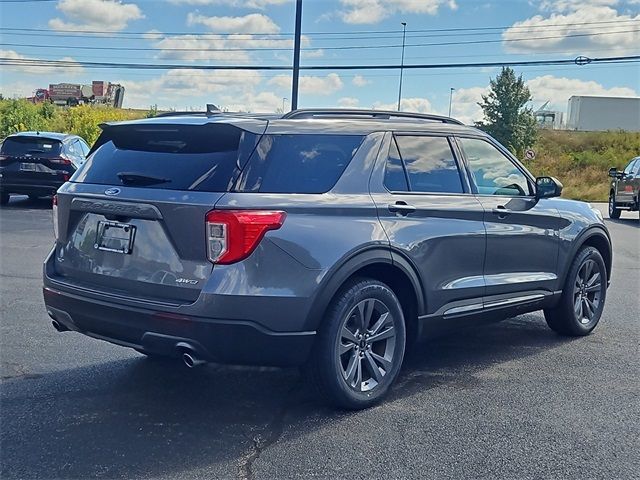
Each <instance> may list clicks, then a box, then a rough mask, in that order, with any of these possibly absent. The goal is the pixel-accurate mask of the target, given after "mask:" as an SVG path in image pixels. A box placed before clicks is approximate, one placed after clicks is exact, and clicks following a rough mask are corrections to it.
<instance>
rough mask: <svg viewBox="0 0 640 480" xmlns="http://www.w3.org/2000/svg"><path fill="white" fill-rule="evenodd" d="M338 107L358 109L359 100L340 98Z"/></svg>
mask: <svg viewBox="0 0 640 480" xmlns="http://www.w3.org/2000/svg"><path fill="white" fill-rule="evenodd" d="M338 105H339V106H340V107H342V108H358V105H360V100H358V99H357V98H354V97H342V98H341V99H339V100H338Z"/></svg>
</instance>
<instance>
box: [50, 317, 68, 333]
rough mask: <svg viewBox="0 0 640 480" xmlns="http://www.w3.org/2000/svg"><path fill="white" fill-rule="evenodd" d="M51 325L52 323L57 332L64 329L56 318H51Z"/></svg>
mask: <svg viewBox="0 0 640 480" xmlns="http://www.w3.org/2000/svg"><path fill="white" fill-rule="evenodd" d="M51 325H53V328H55V329H56V331H58V332H64V331H65V328H64V327H63V326H62V325H60V323H59V322H58V321H57V320H53V321H52V322H51Z"/></svg>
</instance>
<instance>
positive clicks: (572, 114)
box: [567, 95, 640, 132]
mask: <svg viewBox="0 0 640 480" xmlns="http://www.w3.org/2000/svg"><path fill="white" fill-rule="evenodd" d="M568 111H569V114H568V118H567V128H568V129H569V130H580V131H585V132H595V131H605V130H626V131H630V132H640V98H638V97H629V98H624V97H593V96H586V95H581V96H573V97H571V98H570V99H569V108H568Z"/></svg>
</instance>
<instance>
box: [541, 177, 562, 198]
mask: <svg viewBox="0 0 640 480" xmlns="http://www.w3.org/2000/svg"><path fill="white" fill-rule="evenodd" d="M561 194H562V184H561V183H560V182H559V181H558V180H556V179H555V178H554V177H538V178H536V198H552V197H559V196H560V195H561Z"/></svg>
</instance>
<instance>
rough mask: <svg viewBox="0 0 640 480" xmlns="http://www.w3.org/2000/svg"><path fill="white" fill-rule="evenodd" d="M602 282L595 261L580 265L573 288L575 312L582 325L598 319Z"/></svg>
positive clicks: (589, 260) (586, 261)
mask: <svg viewBox="0 0 640 480" xmlns="http://www.w3.org/2000/svg"><path fill="white" fill-rule="evenodd" d="M602 281H603V275H602V272H601V271H600V266H599V265H598V264H597V263H596V262H595V261H594V260H591V259H587V260H585V261H584V262H583V263H582V265H580V268H579V269H578V274H577V275H576V281H575V284H574V287H573V310H574V312H575V315H576V319H577V320H578V321H579V322H580V323H581V324H582V325H588V324H590V323H591V322H593V321H594V320H595V319H596V314H597V313H598V311H599V310H600V303H601V301H602Z"/></svg>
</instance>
